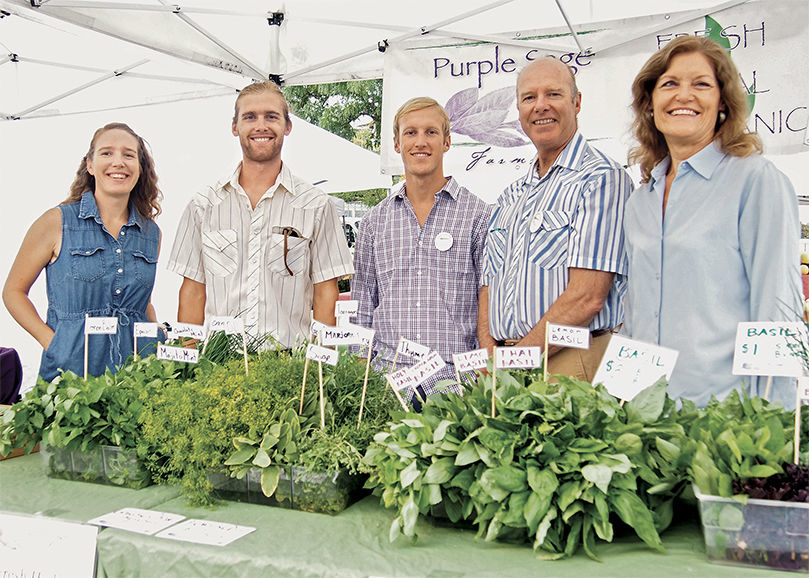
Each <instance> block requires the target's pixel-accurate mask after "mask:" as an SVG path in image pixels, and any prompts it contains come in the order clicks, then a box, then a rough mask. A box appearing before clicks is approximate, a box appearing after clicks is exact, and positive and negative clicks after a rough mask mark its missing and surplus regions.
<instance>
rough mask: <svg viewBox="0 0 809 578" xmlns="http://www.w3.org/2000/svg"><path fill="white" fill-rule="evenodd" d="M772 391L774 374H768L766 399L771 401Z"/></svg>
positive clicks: (765, 390)
mask: <svg viewBox="0 0 809 578" xmlns="http://www.w3.org/2000/svg"><path fill="white" fill-rule="evenodd" d="M771 392H772V375H768V376H767V385H766V386H765V387H764V399H766V400H767V401H770V393H771Z"/></svg>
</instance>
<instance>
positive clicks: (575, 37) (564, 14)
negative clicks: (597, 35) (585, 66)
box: [556, 0, 592, 56]
mask: <svg viewBox="0 0 809 578" xmlns="http://www.w3.org/2000/svg"><path fill="white" fill-rule="evenodd" d="M556 7H557V8H559V12H560V13H561V14H562V18H564V19H565V24H567V28H568V30H570V33H571V34H572V35H573V40H574V41H575V42H576V46H578V47H579V52H580V53H581V54H582V55H583V56H590V55H591V54H592V49H591V48H584V46H582V44H581V40H579V35H578V34H576V31H575V30H574V29H573V25H572V24H571V23H570V18H568V17H567V12H565V8H564V6H562V0H556Z"/></svg>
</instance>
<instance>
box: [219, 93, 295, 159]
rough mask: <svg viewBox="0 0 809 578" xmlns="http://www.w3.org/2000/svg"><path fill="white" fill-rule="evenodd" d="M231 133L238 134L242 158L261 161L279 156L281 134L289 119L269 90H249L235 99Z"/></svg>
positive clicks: (286, 131) (283, 133) (277, 97)
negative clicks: (236, 104)
mask: <svg viewBox="0 0 809 578" xmlns="http://www.w3.org/2000/svg"><path fill="white" fill-rule="evenodd" d="M231 128H232V131H233V135H234V136H237V137H239V144H240V145H241V147H242V155H243V157H244V159H245V160H249V161H253V162H257V163H264V162H273V161H276V160H278V159H280V157H281V148H282V147H283V145H284V137H285V136H287V135H288V134H289V133H290V131H291V130H292V123H290V122H287V121H286V119H285V118H284V106H283V101H282V98H281V97H280V96H279V95H277V94H273V93H271V92H260V93H257V94H249V95H247V96H243V97H242V98H240V99H239V102H238V110H237V112H236V121H235V122H234V123H233V124H232V127H231Z"/></svg>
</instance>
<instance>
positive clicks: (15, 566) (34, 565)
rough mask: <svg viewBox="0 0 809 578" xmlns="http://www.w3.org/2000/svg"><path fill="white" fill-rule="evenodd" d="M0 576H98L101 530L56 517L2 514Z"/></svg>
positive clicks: (58, 577) (0, 519) (53, 577)
mask: <svg viewBox="0 0 809 578" xmlns="http://www.w3.org/2000/svg"><path fill="white" fill-rule="evenodd" d="M0 529H2V530H1V531H0V576H2V577H4V578H5V577H8V578H11V577H12V576H19V577H22V576H25V577H41V578H45V577H47V578H74V577H76V576H95V560H96V537H97V536H98V528H96V527H95V526H88V525H85V524H76V523H74V522H63V521H61V520H55V519H53V518H42V517H34V516H25V515H21V514H0Z"/></svg>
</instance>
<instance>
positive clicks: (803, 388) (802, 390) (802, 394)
mask: <svg viewBox="0 0 809 578" xmlns="http://www.w3.org/2000/svg"><path fill="white" fill-rule="evenodd" d="M798 400H799V401H809V378H808V377H799V378H798Z"/></svg>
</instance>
